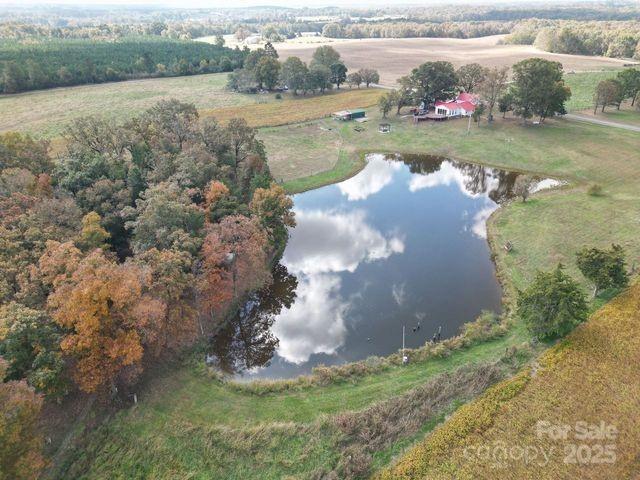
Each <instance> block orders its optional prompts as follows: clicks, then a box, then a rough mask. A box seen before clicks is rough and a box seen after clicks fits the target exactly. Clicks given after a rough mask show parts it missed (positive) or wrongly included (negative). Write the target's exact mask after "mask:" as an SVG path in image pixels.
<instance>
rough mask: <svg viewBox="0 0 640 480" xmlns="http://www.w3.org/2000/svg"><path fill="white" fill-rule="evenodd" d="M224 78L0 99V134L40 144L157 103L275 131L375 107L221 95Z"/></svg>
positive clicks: (345, 96) (371, 97) (321, 99)
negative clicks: (73, 126)
mask: <svg viewBox="0 0 640 480" xmlns="http://www.w3.org/2000/svg"><path fill="white" fill-rule="evenodd" d="M226 83H227V74H226V73H219V74H210V75H193V76H189V77H172V78H153V79H146V80H131V81H127V82H115V83H104V84H98V85H83V86H78V87H66V88H56V89H50V90H39V91H35V92H27V93H21V94H16V95H0V132H6V131H21V132H29V133H33V134H35V135H38V136H43V137H46V138H55V137H58V136H60V135H61V134H62V132H63V131H64V128H65V126H66V125H67V124H69V123H70V122H71V121H72V120H74V119H76V118H80V117H84V116H88V115H102V116H105V117H108V118H113V119H115V120H117V121H124V120H127V119H129V118H131V117H133V116H135V115H138V114H140V113H141V112H143V111H144V110H145V109H147V108H150V107H152V106H153V105H155V104H156V103H157V102H159V101H160V100H168V99H172V98H175V99H178V100H180V101H181V102H186V103H193V104H194V105H195V106H196V107H197V108H198V110H200V113H201V115H204V116H206V115H215V116H216V117H218V118H220V119H221V120H223V121H224V120H228V119H230V118H232V117H234V116H244V117H245V118H246V119H247V121H248V122H249V123H251V124H252V125H254V126H265V125H281V124H283V123H291V122H300V121H304V120H308V119H315V118H320V117H323V116H326V115H328V114H330V113H331V112H333V111H335V110H340V109H344V108H355V107H367V106H370V105H373V104H375V103H376V102H377V100H378V96H379V93H376V91H375V90H374V89H364V88H363V89H356V90H351V91H350V90H345V89H342V90H340V91H334V92H330V93H327V94H325V95H314V96H298V97H296V96H294V95H292V94H289V93H286V94H282V97H283V98H282V99H281V100H278V99H276V98H275V94H273V93H268V94H256V95H244V94H238V93H234V92H230V91H228V90H226V89H225V85H226Z"/></svg>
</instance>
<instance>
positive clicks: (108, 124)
mask: <svg viewBox="0 0 640 480" xmlns="http://www.w3.org/2000/svg"><path fill="white" fill-rule="evenodd" d="M65 136H66V139H67V142H68V146H67V148H66V150H65V151H64V152H63V153H62V154H61V155H60V157H59V158H58V159H56V161H53V159H52V158H51V157H50V155H49V153H48V145H47V143H46V142H45V141H41V140H36V139H34V138H32V137H30V136H28V135H22V134H18V133H7V134H3V135H1V136H0V212H1V213H0V242H1V244H2V248H0V398H1V399H2V400H3V401H2V402H0V410H1V411H2V415H3V418H5V420H6V421H5V422H2V423H1V424H0V439H2V441H3V448H2V452H1V455H0V464H1V465H2V472H3V474H5V475H6V476H7V478H35V477H37V470H38V469H39V468H40V467H41V466H42V458H41V456H40V454H39V453H38V452H39V447H40V445H41V443H40V440H39V439H38V437H37V432H36V429H35V425H36V422H37V413H38V411H39V409H40V406H41V405H42V400H43V398H46V399H58V398H61V397H64V396H65V395H67V394H69V393H70V392H74V391H77V390H80V391H83V392H88V393H96V394H98V395H100V396H102V397H103V398H105V399H108V398H110V397H112V396H113V395H115V394H116V392H118V391H120V392H121V393H123V392H124V391H125V390H126V387H127V386H128V385H131V384H133V383H134V382H135V381H136V379H137V378H138V377H139V376H140V374H141V373H142V372H143V370H144V369H145V368H146V367H148V366H149V365H151V364H153V363H155V362H157V361H158V360H159V359H163V358H168V357H172V356H174V355H176V354H178V353H179V352H180V351H182V350H183V349H184V348H185V347H188V346H190V345H192V344H193V343H194V342H195V341H196V340H197V339H200V338H203V337H207V336H208V335H209V334H210V333H211V332H212V331H213V329H214V328H216V327H217V326H219V325H220V324H221V323H222V322H223V321H224V319H225V317H226V315H227V312H230V311H233V309H234V308H235V306H237V305H239V304H240V303H241V302H242V301H243V299H244V298H245V297H246V295H247V294H249V293H250V292H252V291H254V290H256V289H258V288H261V287H263V286H264V285H266V284H268V283H269V282H270V281H271V268H270V265H271V261H272V258H273V255H274V252H276V251H280V250H281V249H282V248H283V246H284V244H285V242H286V241H287V237H288V234H287V227H290V226H293V225H295V218H294V215H293V212H292V201H291V199H290V198H289V197H288V196H287V195H286V194H285V192H284V190H283V189H282V188H281V187H280V186H278V185H277V184H275V183H274V182H273V178H272V177H271V174H270V172H269V168H268V166H267V162H266V158H265V153H264V147H263V145H262V143H261V142H260V141H259V140H258V139H257V138H256V131H255V130H254V129H252V128H250V127H248V126H247V124H246V123H245V121H244V120H241V119H232V120H231V121H230V122H229V123H228V124H227V125H220V124H219V123H217V122H216V120H215V119H213V118H205V119H200V118H199V115H198V112H197V111H196V109H195V107H194V106H193V105H190V104H183V103H180V102H178V101H177V100H170V101H163V102H160V103H158V104H157V105H155V106H154V107H152V108H151V109H149V110H148V111H147V112H145V113H143V114H142V115H140V116H138V117H137V118H135V119H133V120H131V121H129V122H126V123H124V124H116V123H114V122H112V121H109V120H105V119H102V118H99V117H88V118H83V119H79V120H77V121H75V122H74V123H72V124H71V125H70V126H69V127H68V129H67V131H66V133H65ZM2 382H4V383H2ZM5 452H6V453H5ZM11 452H16V455H13V454H12V453H11ZM25 462H26V463H25Z"/></svg>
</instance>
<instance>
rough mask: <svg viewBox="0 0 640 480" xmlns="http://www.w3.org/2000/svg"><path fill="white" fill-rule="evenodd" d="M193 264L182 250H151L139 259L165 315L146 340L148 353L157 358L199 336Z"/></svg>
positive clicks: (151, 292) (139, 263)
mask: <svg viewBox="0 0 640 480" xmlns="http://www.w3.org/2000/svg"><path fill="white" fill-rule="evenodd" d="M192 263H193V259H192V257H191V255H189V253H188V252H185V251H182V250H157V249H155V248H152V249H151V250H147V251H146V252H144V253H143V254H142V255H140V256H138V257H137V258H136V264H137V265H139V266H140V267H141V268H143V269H144V271H145V274H146V275H147V276H146V277H145V278H147V280H148V290H149V292H150V294H151V295H152V296H153V298H154V299H155V300H156V301H160V302H161V303H162V315H161V316H160V317H158V318H157V320H158V321H159V323H157V324H156V325H154V327H155V328H154V333H155V335H154V336H153V338H148V339H147V347H148V350H150V353H151V354H152V355H153V356H154V357H158V356H160V355H161V354H162V353H164V352H165V351H166V350H170V351H172V352H175V351H176V350H178V349H179V348H180V347H182V346H185V345H188V344H189V343H191V342H192V340H193V339H194V338H195V337H196V336H197V322H196V318H197V311H196V308H195V305H194V300H195V289H194V284H195V279H194V275H193V273H192ZM148 331H149V332H151V331H150V330H149V329H148ZM151 340H153V341H151Z"/></svg>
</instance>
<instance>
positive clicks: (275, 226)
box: [249, 183, 296, 245]
mask: <svg viewBox="0 0 640 480" xmlns="http://www.w3.org/2000/svg"><path fill="white" fill-rule="evenodd" d="M249 208H250V209H251V211H252V212H253V213H254V214H255V215H257V216H258V218H259V219H260V223H261V224H262V226H263V227H264V229H265V230H266V231H267V232H268V233H269V237H270V240H271V242H272V243H273V244H274V245H280V244H283V243H284V242H285V241H286V239H287V229H286V227H295V226H296V219H295V214H294V213H293V210H292V209H293V200H291V198H290V197H289V196H288V195H287V194H286V192H285V191H284V188H282V187H281V186H280V185H277V184H275V183H273V184H271V186H270V187H269V188H257V189H256V191H255V192H254V193H253V199H252V200H251V203H250V205H249Z"/></svg>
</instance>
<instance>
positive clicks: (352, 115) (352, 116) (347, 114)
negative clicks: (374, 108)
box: [331, 108, 367, 122]
mask: <svg viewBox="0 0 640 480" xmlns="http://www.w3.org/2000/svg"><path fill="white" fill-rule="evenodd" d="M366 115H367V114H366V112H365V111H364V109H363V108H357V109H355V110H342V111H340V112H334V113H333V114H332V115H331V116H332V117H333V118H335V119H336V120H342V121H345V122H346V121H348V120H356V119H358V118H364V117H366Z"/></svg>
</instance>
